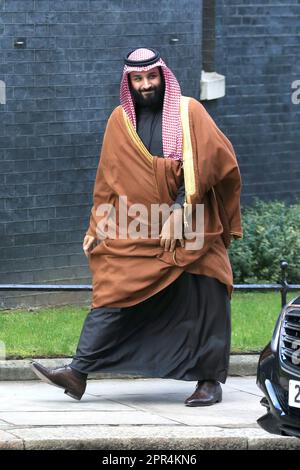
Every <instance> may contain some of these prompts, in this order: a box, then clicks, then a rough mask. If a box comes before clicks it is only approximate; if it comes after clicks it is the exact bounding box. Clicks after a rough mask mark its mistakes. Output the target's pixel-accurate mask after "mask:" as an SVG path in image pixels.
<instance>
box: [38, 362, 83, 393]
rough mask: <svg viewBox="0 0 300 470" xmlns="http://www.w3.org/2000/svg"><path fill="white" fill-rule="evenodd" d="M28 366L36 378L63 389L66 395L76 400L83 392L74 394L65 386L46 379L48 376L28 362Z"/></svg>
mask: <svg viewBox="0 0 300 470" xmlns="http://www.w3.org/2000/svg"><path fill="white" fill-rule="evenodd" d="M30 368H31V369H32V370H33V372H34V373H35V375H37V376H38V378H39V379H41V380H42V382H45V383H47V384H49V385H53V387H57V388H62V389H63V390H65V394H66V395H68V396H69V397H71V398H74V400H78V401H80V400H81V397H82V395H83V394H82V395H81V396H79V395H74V394H73V393H72V392H71V391H70V390H67V389H65V387H62V386H61V385H57V384H55V383H54V382H52V381H51V380H50V379H48V377H46V376H45V375H44V374H42V372H40V371H39V370H38V369H36V367H35V365H34V364H30Z"/></svg>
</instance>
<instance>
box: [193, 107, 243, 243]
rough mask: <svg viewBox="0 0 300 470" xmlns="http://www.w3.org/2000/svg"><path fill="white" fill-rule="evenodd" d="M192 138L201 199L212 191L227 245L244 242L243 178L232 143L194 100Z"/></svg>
mask: <svg viewBox="0 0 300 470" xmlns="http://www.w3.org/2000/svg"><path fill="white" fill-rule="evenodd" d="M192 123H193V132H192V134H193V137H194V141H195V145H196V148H197V154H198V159H197V163H198V184H199V194H200V199H202V197H203V196H204V194H205V193H206V192H208V191H210V190H212V191H213V192H214V194H215V197H216V199H217V202H218V207H219V214H220V218H221V222H222V225H223V227H224V237H225V238H226V245H228V246H229V244H230V240H231V237H234V238H242V237H243V231H242V226H241V209H240V193H241V175H240V170H239V167H238V163H237V158H236V155H235V152H234V149H233V146H232V144H231V142H230V141H229V140H228V138H227V137H226V136H225V135H224V134H223V132H222V131H221V130H220V129H219V128H218V127H217V125H216V123H215V122H214V120H213V119H212V117H211V116H210V115H209V113H208V112H207V111H206V109H205V108H204V106H203V105H202V104H201V103H199V102H198V101H197V100H195V99H192Z"/></svg>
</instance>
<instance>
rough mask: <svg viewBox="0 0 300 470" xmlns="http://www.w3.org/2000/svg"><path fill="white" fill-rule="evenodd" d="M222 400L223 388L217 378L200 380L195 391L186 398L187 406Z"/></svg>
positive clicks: (203, 404)
mask: <svg viewBox="0 0 300 470" xmlns="http://www.w3.org/2000/svg"><path fill="white" fill-rule="evenodd" d="M221 401H222V388H221V385H220V384H219V382H217V381H215V380H203V381H198V383H197V386H196V390H195V391H194V393H193V394H192V395H191V396H190V397H189V398H187V399H186V400H185V402H184V403H185V404H186V405H187V406H209V405H213V404H214V403H219V402H221Z"/></svg>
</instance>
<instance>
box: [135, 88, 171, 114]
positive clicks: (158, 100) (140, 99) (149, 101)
mask: <svg viewBox="0 0 300 470" xmlns="http://www.w3.org/2000/svg"><path fill="white" fill-rule="evenodd" d="M151 90H153V91H154V93H152V94H151V96H148V97H146V98H145V97H144V96H143V94H142V93H141V92H140V91H137V90H135V89H134V88H133V87H132V86H131V87H130V91H131V94H132V98H133V100H134V102H135V104H136V105H138V106H140V107H143V108H144V107H149V108H153V109H155V108H159V107H161V106H162V104H163V100H164V94H165V87H164V83H161V84H160V85H158V86H156V87H152V88H151ZM147 91H148V90H147Z"/></svg>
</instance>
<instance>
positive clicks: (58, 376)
mask: <svg viewBox="0 0 300 470" xmlns="http://www.w3.org/2000/svg"><path fill="white" fill-rule="evenodd" d="M30 367H31V369H32V370H33V372H34V373H35V374H36V375H37V376H38V377H39V378H40V379H41V380H42V381H43V382H46V383H48V384H50V385H54V386H55V387H59V388H64V389H65V394H66V395H69V397H71V398H74V399H75V400H80V399H81V397H82V395H83V394H84V392H85V389H86V378H82V377H80V375H79V373H76V372H74V370H73V369H72V368H71V367H70V366H63V367H56V368H55V369H49V368H47V367H44V366H42V364H39V363H38V362H31V364H30Z"/></svg>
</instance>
